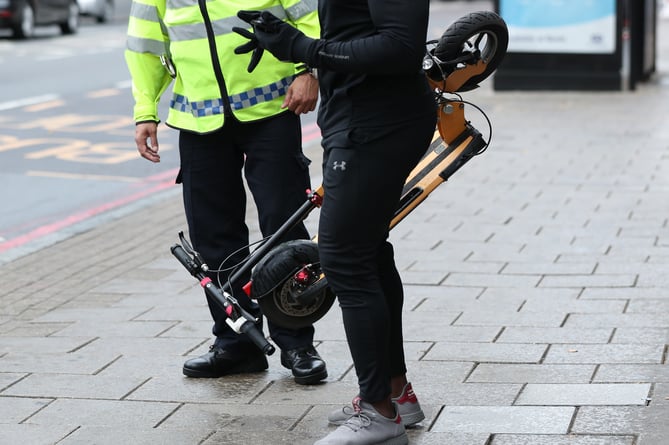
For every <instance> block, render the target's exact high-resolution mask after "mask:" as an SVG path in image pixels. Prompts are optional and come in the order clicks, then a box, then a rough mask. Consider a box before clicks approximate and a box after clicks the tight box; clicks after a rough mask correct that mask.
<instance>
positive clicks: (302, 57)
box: [232, 11, 316, 73]
mask: <svg viewBox="0 0 669 445" xmlns="http://www.w3.org/2000/svg"><path fill="white" fill-rule="evenodd" d="M237 17H239V18H240V19H242V20H244V21H245V22H246V23H248V24H250V25H251V27H252V28H253V32H251V31H249V30H248V29H244V28H239V27H234V28H232V30H233V31H234V32H236V33H237V34H239V35H241V36H242V37H244V38H247V39H249V41H248V42H247V43H245V44H243V45H240V46H238V47H237V48H235V54H246V53H249V52H252V53H251V61H250V62H249V65H248V68H247V70H248V72H249V73H250V72H252V71H253V70H254V69H255V68H256V66H258V63H259V62H260V58H261V57H262V55H263V51H264V50H267V51H269V52H270V53H272V54H273V55H274V57H276V58H277V59H279V60H281V61H283V62H306V63H307V65H309V63H308V61H307V60H306V58H307V54H309V47H310V46H311V45H313V44H315V43H316V40H314V39H311V38H309V37H307V36H305V35H304V34H303V33H302V32H301V31H299V30H298V29H297V28H295V27H294V26H291V25H289V24H288V23H286V22H284V21H283V20H281V19H280V18H278V17H277V16H275V15H274V14H272V13H271V12H269V11H239V12H238V13H237Z"/></svg>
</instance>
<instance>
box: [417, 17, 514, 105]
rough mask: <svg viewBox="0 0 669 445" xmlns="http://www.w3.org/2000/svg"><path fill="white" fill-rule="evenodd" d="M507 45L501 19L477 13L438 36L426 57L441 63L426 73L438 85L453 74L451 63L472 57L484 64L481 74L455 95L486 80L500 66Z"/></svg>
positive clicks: (506, 34)
mask: <svg viewBox="0 0 669 445" xmlns="http://www.w3.org/2000/svg"><path fill="white" fill-rule="evenodd" d="M508 45H509V30H508V28H507V26H506V22H504V19H502V17H500V16H499V15H498V14H496V13H494V12H492V11H477V12H472V13H470V14H467V15H465V16H463V17H461V18H459V19H457V20H456V21H454V22H453V23H452V24H451V25H450V26H449V27H448V28H447V29H446V31H444V33H443V34H442V36H441V38H440V39H439V41H438V43H437V46H436V47H435V48H434V49H432V50H431V51H430V53H431V54H432V55H433V56H434V57H435V58H436V59H437V60H438V61H441V62H442V66H441V69H440V67H439V66H437V65H439V63H437V64H435V65H434V66H433V67H432V68H430V69H429V70H428V71H427V75H428V76H429V77H430V78H431V79H432V80H434V81H437V82H440V81H442V80H443V79H444V74H445V75H446V76H448V74H450V73H451V72H452V70H453V66H451V65H452V63H451V62H452V61H454V60H459V59H461V58H462V57H463V56H465V57H466V56H467V55H470V54H476V56H477V58H479V59H480V60H483V61H484V62H485V63H486V69H485V71H483V72H482V73H481V74H479V75H477V76H473V77H472V78H471V79H469V80H467V81H466V82H465V83H464V84H463V85H462V86H461V87H460V88H459V89H458V91H461V92H464V91H469V90H472V89H474V88H476V87H477V86H478V84H479V83H481V82H482V81H483V80H485V79H486V78H487V77H488V76H490V75H491V74H492V73H493V72H494V71H495V70H496V69H497V67H498V66H499V64H500V63H501V62H502V59H503V58H504V56H505V55H506V50H507V47H508Z"/></svg>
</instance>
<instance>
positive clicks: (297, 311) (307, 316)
mask: <svg viewBox="0 0 669 445" xmlns="http://www.w3.org/2000/svg"><path fill="white" fill-rule="evenodd" d="M290 281H291V280H286V281H284V282H283V283H281V284H280V285H279V286H278V287H277V288H276V289H274V290H273V291H272V292H271V293H270V294H268V295H266V296H264V297H263V298H261V299H259V300H258V305H259V306H260V309H261V310H262V312H263V314H264V315H265V316H266V317H267V319H268V320H271V321H272V322H273V323H274V324H276V325H278V326H282V327H284V328H290V329H299V328H304V327H307V326H310V325H312V324H314V323H315V322H316V321H318V320H320V319H321V318H323V316H324V315H325V314H327V312H328V311H329V310H330V307H332V304H333V303H334V300H335V294H334V292H332V290H331V289H330V288H329V287H328V286H325V287H324V288H323V289H320V290H318V291H316V294H315V295H313V297H312V301H311V303H309V304H307V305H304V304H301V303H299V302H297V301H295V299H294V298H293V296H292V293H293V292H292V286H293V285H292V283H291V282H290Z"/></svg>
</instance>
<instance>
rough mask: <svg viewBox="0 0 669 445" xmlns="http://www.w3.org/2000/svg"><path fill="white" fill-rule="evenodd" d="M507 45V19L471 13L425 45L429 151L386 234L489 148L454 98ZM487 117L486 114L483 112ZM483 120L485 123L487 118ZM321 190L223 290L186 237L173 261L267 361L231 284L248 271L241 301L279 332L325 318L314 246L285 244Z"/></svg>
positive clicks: (263, 341) (327, 298) (328, 300)
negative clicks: (432, 125) (431, 99)
mask: <svg viewBox="0 0 669 445" xmlns="http://www.w3.org/2000/svg"><path fill="white" fill-rule="evenodd" d="M508 41H509V35H508V30H507V27H506V24H505V22H504V20H503V19H502V18H501V17H500V16H499V15H497V14H495V13H493V12H490V11H480V12H473V13H470V14H468V15H466V16H463V17H461V18H459V19H458V20H456V21H455V22H453V23H452V24H451V25H450V26H449V27H448V29H446V31H445V32H444V33H443V35H442V36H441V38H440V39H438V40H434V41H429V42H427V45H426V55H425V58H424V61H423V70H424V72H425V74H426V76H427V78H428V81H429V83H430V86H431V87H432V89H433V90H434V93H435V100H436V102H437V104H438V109H437V113H438V121H437V129H436V131H435V137H434V139H433V141H432V144H431V145H430V147H429V149H428V150H427V152H426V153H425V155H424V156H423V158H422V159H421V161H420V162H419V164H418V165H417V166H416V167H415V168H414V170H413V171H412V172H411V174H410V175H409V177H408V178H407V180H406V182H405V185H404V189H403V191H402V197H401V199H400V202H399V205H398V208H397V210H396V211H395V214H394V216H393V219H392V221H391V223H390V229H392V228H393V227H394V226H395V225H397V224H398V223H399V222H400V221H402V219H404V218H405V217H406V216H407V215H408V214H409V213H410V212H411V211H412V210H413V209H415V208H416V207H417V206H418V205H419V204H420V203H421V202H423V201H424V200H425V198H427V196H428V195H429V194H430V193H432V191H434V189H435V188H436V187H437V186H439V185H440V184H441V183H443V182H445V181H446V180H448V178H450V177H451V176H452V175H453V173H455V172H456V171H457V170H458V169H460V167H462V166H463V165H464V164H465V163H466V162H467V161H469V160H470V159H472V158H473V157H474V156H477V155H479V154H481V153H483V151H484V150H485V149H486V148H487V147H488V145H489V143H490V135H491V134H492V126H491V125H490V121H488V124H489V125H490V132H489V136H488V138H487V139H486V138H484V137H483V135H482V134H481V133H480V132H479V131H478V130H477V129H476V128H474V127H473V126H472V125H471V123H470V122H469V121H468V120H467V119H466V118H465V105H472V106H473V107H474V108H476V109H477V110H479V111H481V110H480V108H478V107H476V106H475V105H473V104H471V103H469V102H466V101H464V100H463V99H462V97H461V95H460V94H459V93H462V92H466V91H470V90H472V89H475V88H477V87H478V85H479V83H480V82H482V81H483V80H485V79H486V78H487V77H488V76H490V75H491V74H492V73H493V72H494V71H495V69H496V68H497V67H498V66H499V64H500V62H501V61H502V59H503V58H504V55H505V53H506V48H507V45H508ZM481 113H482V114H483V116H485V113H483V112H482V111H481ZM486 119H487V117H486ZM324 193H325V191H324V190H323V187H322V186H321V187H319V188H318V189H317V190H307V199H306V201H305V202H304V204H303V205H302V206H301V207H300V208H299V209H298V210H297V211H296V212H295V213H294V214H293V215H292V216H291V217H290V218H289V219H288V221H286V222H285V223H284V224H283V225H282V226H281V227H280V228H279V230H277V232H276V233H274V234H273V235H272V236H270V237H268V238H266V239H264V240H262V241H261V242H260V243H259V246H258V247H257V248H256V249H255V250H253V252H252V253H251V254H250V255H249V256H248V257H247V258H246V259H245V260H244V261H243V262H242V263H240V264H237V265H236V266H235V267H234V269H233V270H232V272H231V273H230V275H229V277H228V279H227V280H226V281H225V283H214V282H213V281H212V280H211V278H209V277H208V275H207V272H208V271H209V267H208V266H207V264H205V262H204V261H203V259H202V257H201V255H200V254H199V253H198V252H196V251H195V250H194V249H193V248H192V246H191V245H190V244H189V242H188V241H187V240H186V238H185V236H184V235H183V233H179V238H180V243H181V244H175V245H173V246H172V247H171V251H172V254H173V255H174V256H175V257H176V258H177V259H178V260H179V261H180V262H181V264H182V265H183V266H184V267H185V268H186V269H187V270H188V272H190V274H191V275H193V276H194V277H195V278H197V279H198V280H199V281H200V285H201V286H202V287H203V288H204V290H205V292H206V294H207V296H208V297H210V298H212V299H213V300H214V301H216V302H217V304H219V305H220V306H221V307H222V308H223V309H224V310H225V313H226V314H227V316H228V318H227V320H226V321H227V323H228V325H229V326H230V327H231V328H232V329H233V330H234V331H235V332H237V333H238V334H241V333H243V334H246V335H248V336H249V338H250V339H251V340H252V341H253V342H254V343H255V344H256V345H257V346H258V347H259V348H260V349H261V350H262V351H263V352H264V353H265V354H267V355H271V354H272V353H274V351H275V348H274V346H273V345H272V344H271V343H269V342H268V341H267V338H266V337H265V335H264V334H263V332H262V331H261V330H260V329H259V328H258V320H257V319H256V318H255V317H253V316H252V315H251V314H249V313H248V312H247V311H245V310H244V309H243V308H242V307H241V306H240V304H239V302H238V300H237V299H236V298H235V297H233V295H232V294H231V286H230V283H232V282H235V281H237V280H239V279H240V278H242V277H244V276H245V275H247V274H248V273H249V272H251V281H250V282H249V283H248V284H247V285H246V286H245V287H244V291H245V292H246V294H247V295H245V296H244V297H243V298H252V299H254V300H257V302H258V304H259V306H260V308H261V309H262V312H263V314H264V315H265V316H266V317H267V318H268V319H270V320H272V322H274V323H276V324H277V325H280V326H285V327H292V328H299V327H303V326H307V325H310V324H313V323H314V322H316V321H317V320H319V319H320V318H321V317H323V316H324V315H325V314H326V313H327V312H328V310H329V309H330V307H331V306H332V304H333V303H334V300H335V295H334V293H333V292H332V290H331V289H330V288H329V287H328V285H327V279H326V278H325V277H324V274H323V273H322V271H321V269H320V264H319V260H318V245H317V242H316V240H315V239H314V240H296V241H287V242H282V239H283V237H284V235H285V234H286V233H287V232H288V231H289V230H290V229H291V228H292V227H293V226H294V225H296V224H298V223H300V222H302V221H304V220H305V219H306V218H307V216H308V215H309V213H311V211H312V210H314V209H315V208H317V207H319V206H320V204H321V202H322V199H323V196H324Z"/></svg>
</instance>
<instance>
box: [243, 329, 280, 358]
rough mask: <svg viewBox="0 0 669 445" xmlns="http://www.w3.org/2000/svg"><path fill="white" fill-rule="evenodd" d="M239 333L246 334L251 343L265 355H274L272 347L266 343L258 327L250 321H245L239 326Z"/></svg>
mask: <svg viewBox="0 0 669 445" xmlns="http://www.w3.org/2000/svg"><path fill="white" fill-rule="evenodd" d="M240 331H241V332H242V333H244V334H246V335H247V336H248V337H249V338H250V339H251V341H252V342H253V343H254V344H255V345H256V346H257V347H258V348H260V350H261V351H262V352H263V353H265V355H272V354H274V351H276V349H275V348H274V346H273V345H272V344H271V343H270V342H268V341H267V339H266V338H265V336H264V335H263V333H262V331H261V330H260V329H258V326H256V324H255V323H253V322H252V321H246V323H244V324H243V325H242V326H241V328H240Z"/></svg>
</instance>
